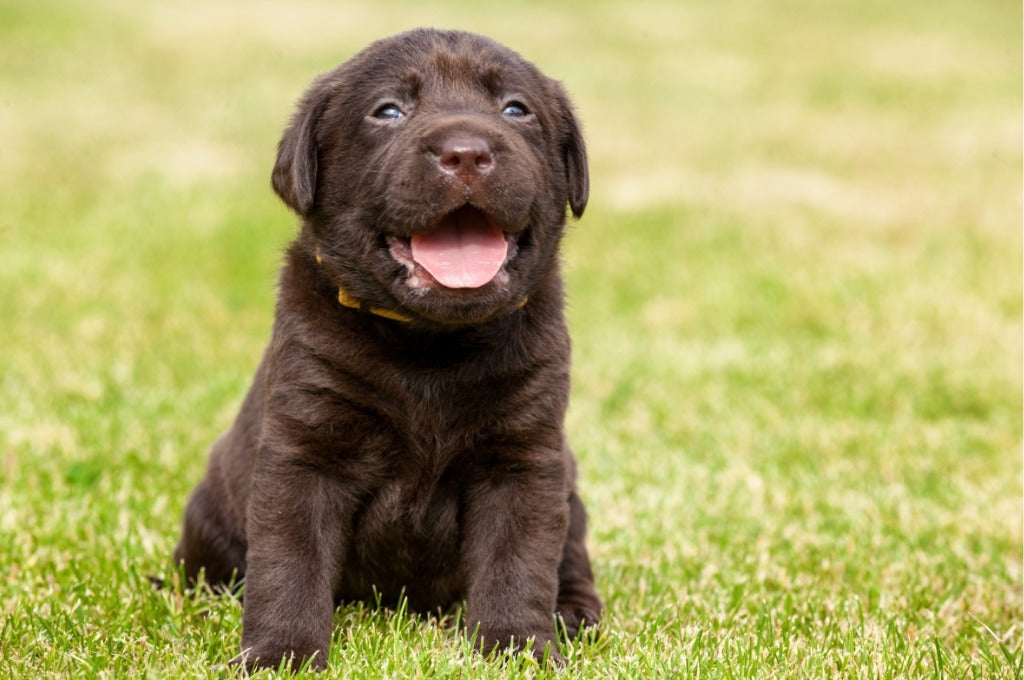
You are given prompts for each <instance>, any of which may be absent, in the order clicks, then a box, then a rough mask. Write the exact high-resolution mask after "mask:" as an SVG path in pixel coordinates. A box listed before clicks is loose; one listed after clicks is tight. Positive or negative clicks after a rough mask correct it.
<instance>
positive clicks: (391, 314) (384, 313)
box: [316, 246, 529, 323]
mask: <svg viewBox="0 0 1024 680" xmlns="http://www.w3.org/2000/svg"><path fill="white" fill-rule="evenodd" d="M323 261H324V258H323V255H321V254H320V246H317V247H316V263H317V264H322V263H323ZM527 300H529V297H528V296H525V295H524V296H523V299H522V300H520V301H519V302H517V303H516V309H522V308H523V307H524V306H525V305H526V301H527ZM338 302H339V303H340V304H341V306H342V307H348V308H349V309H357V310H359V311H361V312H369V313H370V314H373V315H374V316H379V317H381V318H382V319H390V320H391V321H397V322H399V323H412V322H413V318H412V317H411V316H406V315H405V314H402V313H401V312H396V311H395V310H393V309H386V308H384V307H369V306H367V305H364V304H363V303H361V302H360V301H359V300H357V299H355V298H354V297H352V296H351V295H349V294H348V292H347V291H346V290H345V289H344V288H342V287H341V286H339V287H338Z"/></svg>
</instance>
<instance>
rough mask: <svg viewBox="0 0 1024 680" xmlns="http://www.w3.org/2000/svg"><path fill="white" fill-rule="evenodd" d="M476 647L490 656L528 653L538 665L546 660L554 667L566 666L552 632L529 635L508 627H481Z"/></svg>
mask: <svg viewBox="0 0 1024 680" xmlns="http://www.w3.org/2000/svg"><path fill="white" fill-rule="evenodd" d="M552 632H553V631H552ZM476 646H477V648H478V649H480V651H481V652H483V653H484V654H490V653H491V652H493V651H495V650H497V651H503V650H507V651H511V652H513V653H520V652H524V651H528V652H529V654H530V655H531V656H532V657H533V658H534V659H535V660H536V661H537V663H543V662H544V659H545V658H546V659H547V662H548V663H549V664H552V665H554V666H557V667H561V666H564V665H565V659H564V658H562V655H561V654H560V653H559V652H558V643H557V642H556V641H555V639H554V637H553V636H552V634H551V632H535V633H528V632H523V631H519V630H515V629H512V628H508V627H499V628H495V627H484V626H481V627H480V629H479V632H478V634H477V638H476Z"/></svg>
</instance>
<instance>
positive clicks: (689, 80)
mask: <svg viewBox="0 0 1024 680" xmlns="http://www.w3.org/2000/svg"><path fill="white" fill-rule="evenodd" d="M343 5H344V6H343ZM421 24H427V25H441V26H457V27H463V28H469V29H473V30H478V31H481V32H485V33H488V34H491V35H493V36H495V37H496V38H498V39H500V40H502V41H504V42H506V43H508V44H510V45H513V46H514V47H516V48H517V49H519V50H520V51H521V52H523V53H524V54H526V55H527V56H528V57H530V58H532V59H534V60H535V61H536V62H538V63H539V64H540V65H541V66H542V67H543V68H544V69H546V70H547V71H548V72H550V73H551V74H553V75H555V76H557V77H558V78H560V79H561V80H563V81H564V82H565V83H566V85H567V87H568V88H569V90H570V91H571V92H572V94H573V95H574V98H575V100H576V102H577V105H578V108H579V111H580V115H581V117H582V119H583V121H584V124H585V128H586V131H587V133H588V140H589V150H590V153H591V161H592V168H591V170H592V176H593V177H592V179H593V200H592V202H591V205H590V206H589V208H588V210H587V214H586V216H585V218H584V219H583V221H582V222H580V223H579V224H578V225H576V226H574V227H573V229H572V230H571V233H570V236H569V238H568V240H567V243H566V248H565V260H566V274H567V278H568V284H569V289H570V303H571V307H570V310H569V313H570V321H571V324H572V329H573V334H574V338H575V366H574V381H575V382H574V385H575V389H574V395H573V399H574V400H573V406H572V410H571V413H570V418H569V423H568V427H569V430H570V435H571V438H572V441H573V444H574V447H575V448H576V450H577V454H578V456H579V458H580V461H581V475H582V480H581V484H582V491H583V496H584V499H585V501H586V502H587V504H588V506H589V508H590V513H591V517H592V533H591V537H590V545H591V550H592V556H593V559H594V566H595V570H596V575H597V578H598V581H599V587H600V589H601V591H602V592H603V594H604V595H605V597H606V601H607V606H608V611H607V614H606V619H605V627H604V633H603V637H602V638H601V639H600V640H597V641H589V642H586V643H582V644H578V645H575V646H573V647H572V648H570V649H568V650H566V653H567V654H568V656H569V659H570V663H569V666H568V669H567V670H566V671H565V673H564V674H563V675H564V676H565V677H614V678H618V677H667V676H683V677H725V678H743V677H778V678H806V677H844V678H845V677H864V678H875V677H880V678H887V677H901V678H903V677H911V678H917V677H928V678H931V677H949V678H1020V677H1021V676H1022V651H1021V640H1022V610H1021V608H1022V602H1021V589H1022V568H1021V559H1022V537H1021V534H1022V526H1021V525H1022V504H1021V475H1022V465H1021V438H1022V427H1021V411H1022V403H1021V390H1022V384H1021V383H1022V380H1021V376H1022V351H1021V343H1022V341H1021V336H1022V323H1021V305H1022V299H1021V284H1022V281H1021V260H1022V257H1021V255H1022V248H1021V184H1022V177H1021V62H1020V54H1021V9H1020V7H1019V6H1018V5H1015V4H1013V3H1006V2H996V1H995V0H978V2H973V3H963V2H955V1H953V0H939V1H937V2H929V3H920V2H909V1H906V2H887V1H884V0H864V1H862V2H827V1H825V0H810V1H809V2H807V1H804V2H796V1H795V0H756V1H755V2H739V0H722V1H721V2H703V3H701V2H688V3H682V2H674V1H672V2H670V1H669V0H663V1H657V0H651V1H646V2H644V1H639V2H631V3H621V2H615V1H613V0H607V1H606V0H597V1H595V2H587V3H582V2H581V3H572V2H566V3H562V4H558V5H554V4H550V3H540V2H526V3H498V2H489V1H486V2H472V3H470V2H454V1H453V2H449V3H445V4H439V5H434V6H430V5H427V4H418V5H416V6H412V5H411V4H409V6H407V7H402V6H399V5H398V4H397V3H395V4H394V5H390V6H389V5H388V4H387V3H383V4H380V3H361V4H359V5H356V4H355V3H337V2H314V1H312V0H310V1H308V2H305V1H304V2H295V3H272V2H258V3H247V4H245V5H244V7H243V6H242V5H241V4H239V3H233V2H228V1H227V0H215V1H213V2H199V1H198V0H196V1H194V2H182V3H157V2H139V3H119V2H116V1H114V0H106V1H103V0H95V1H90V2H86V1H85V0H79V1H77V2H58V1H57V0H52V1H37V2H32V3H27V2H19V1H18V0H0V149H2V151H0V290H2V291H3V294H2V295H0V346H2V348H3V350H2V351H0V677H12V678H24V677H50V676H58V677H141V676H152V677H219V676H220V675H222V671H221V670H218V668H217V665H218V664H222V663H223V662H224V661H226V660H227V659H230V658H231V657H232V656H234V655H235V653H236V652H237V646H238V641H239V627H240V613H241V611H240V608H239V605H238V604H237V602H235V601H234V600H232V599H230V598H217V597H212V596H209V595H202V594H200V595H183V594H182V593H181V592H180V590H177V589H174V588H168V589H164V590H162V591H156V590H153V589H152V588H150V586H149V584H148V581H147V579H146V577H147V576H148V575H151V574H163V575H168V576H170V575H171V573H172V572H171V568H170V560H169V555H170V551H171V549H172V548H173V545H174V542H175V541H176V537H177V529H178V522H179V518H180V513H181V510H182V506H183V504H184V501H185V498H186V495H187V493H188V491H189V490H190V489H191V487H192V485H193V484H194V483H195V482H196V481H197V480H198V479H199V478H200V476H201V475H202V471H203V465H204V460H205V455H206V448H207V447H208V445H209V444H210V442H211V441H212V440H213V439H214V437H215V436H216V435H217V434H218V433H219V432H220V431H221V430H222V429H223V428H225V427H226V426H227V425H228V423H229V422H230V420H231V418H232V417H233V415H234V412H235V410H236V409H237V406H238V403H239V400H240V398H241V396H242V395H243V392H244V390H245V388H246V386H247V384H248V381H249V379H250V376H251V373H252V371H253V369H254V367H255V365H256V362H257V360H258V357H259V355H260V352H261V350H262V347H263V344H264V342H265V340H266V337H267V333H268V330H269V325H270V322H271V315H272V305H273V294H274V276H275V271H276V268H277V266H278V264H279V262H280V259H281V252H282V249H283V247H284V245H285V243H286V242H287V241H288V239H289V238H290V236H291V234H292V233H293V231H294V227H295V223H294V219H293V218H292V217H291V216H290V215H289V213H288V212H287V211H286V209H285V208H284V207H283V206H282V205H280V204H279V202H278V201H277V200H276V198H275V197H274V196H273V195H272V192H271V191H270V189H269V186H268V184H269V181H268V178H269V170H270V166H271V163H272V159H273V154H274V148H275V145H276V142H277V139H278V136H279V134H280V131H281V129H282V127H283V124H284V122H285V120H286V118H287V116H288V114H289V112H290V110H291V108H292V105H293V102H294V101H295V99H296V98H297V97H298V95H299V94H300V92H301V90H302V89H303V88H304V87H305V85H306V84H307V83H308V81H309V80H310V78H311V77H312V76H313V75H314V74H315V73H317V72H319V71H322V70H325V69H327V68H329V67H331V66H333V65H334V64H335V63H337V62H338V61H340V60H342V59H343V58H345V57H346V56H348V55H350V54H351V53H352V52H353V51H354V50H356V49H358V48H359V47H361V46H362V45H364V44H365V43H367V42H369V41H370V40H371V39H374V38H376V37H380V36H382V35H386V34H390V33H393V32H396V31H397V30H400V29H403V28H407V27H410V26H414V25H421ZM453 617H455V618H453ZM456 618H457V613H455V614H452V615H451V616H450V617H449V618H447V619H445V620H443V621H438V620H437V619H436V618H430V617H422V616H415V615H410V614H408V613H407V612H404V611H398V612H393V611H389V610H379V609H375V608H373V607H365V606H349V607H345V608H342V609H340V610H339V611H338V614H337V626H336V628H335V641H334V645H333V646H332V649H331V658H330V667H331V671H330V672H329V673H328V677H330V676H333V677H382V676H388V677H435V676H439V677H456V676H457V677H482V678H487V677H491V678H503V677H545V676H546V675H547V671H544V670H542V669H539V668H537V667H536V666H534V665H532V664H531V662H528V661H525V660H523V659H513V660H506V661H504V662H498V661H488V660H485V659H483V658H481V657H480V656H479V655H476V654H472V653H470V652H469V651H468V645H467V643H465V642H464V640H463V638H462V637H461V636H460V635H459V634H458V633H456V632H455V629H456V628H457V627H458V621H457V620H455V619H456Z"/></svg>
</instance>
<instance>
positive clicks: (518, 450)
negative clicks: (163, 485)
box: [174, 30, 602, 668]
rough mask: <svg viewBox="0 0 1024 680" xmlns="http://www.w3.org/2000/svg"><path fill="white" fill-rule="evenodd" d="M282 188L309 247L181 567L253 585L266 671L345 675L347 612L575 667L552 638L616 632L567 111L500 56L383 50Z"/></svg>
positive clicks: (337, 82) (287, 140) (322, 103)
mask: <svg viewBox="0 0 1024 680" xmlns="http://www.w3.org/2000/svg"><path fill="white" fill-rule="evenodd" d="M272 184H273V187H274V190H275V191H276V192H277V193H278V194H279V195H280V197H281V198H282V199H283V200H284V202H285V203H287V204H288V205H289V206H290V207H291V208H292V209H293V210H294V211H295V212H296V213H298V215H299V216H300V217H301V219H302V227H301V230H300V233H299V235H298V237H297V238H296V239H295V241H294V242H293V243H292V244H291V246H290V248H289V249H288V252H287V256H286V261H285V264H284V267H283V269H282V271H281V274H280V282H279V294H278V301H277V310H276V315H275V322H274V327H273V332H272V337H271V339H270V343H269V346H268V348H267V350H266V353H265V355H264V357H263V360H262V362H261V363H260V366H259V368H258V369H257V370H256V375H255V378H254V380H253V383H252V387H251V388H250V390H249V392H248V395H247V396H246V398H245V400H244V402H243V404H242V407H241V411H240V413H239V414H238V417H237V419H236V420H235V422H234V425H233V426H232V427H231V429H230V430H228V431H227V432H226V433H225V434H224V435H222V436H221V437H220V439H218V440H217V441H216V442H215V443H214V445H213V447H212V450H211V452H210V458H209V466H208V469H207V472H206V477H205V479H203V481H202V482H201V483H200V484H199V486H198V487H197V488H196V489H195V491H194V492H193V493H192V496H191V498H190V500H189V502H188V506H187V509H186V511H185V518H184V522H183V529H182V538H181V542H180V543H179V544H178V546H177V548H176V550H175V551H174V559H175V561H176V562H177V563H183V564H184V570H185V573H186V575H187V577H188V578H189V579H190V580H191V581H193V582H194V581H195V580H196V579H197V577H198V575H199V573H200V571H202V570H205V580H206V582H207V583H210V584H227V583H229V582H231V581H232V580H233V579H235V580H238V579H243V578H244V584H245V591H244V602H243V606H244V614H243V621H242V657H240V658H241V659H242V660H243V661H244V663H245V664H246V665H247V666H249V667H250V668H252V667H257V666H277V665H278V664H279V663H280V662H281V661H282V660H283V659H288V658H296V659H311V660H312V661H311V663H312V666H313V667H316V668H323V667H324V666H325V665H326V661H327V652H328V646H329V643H330V639H331V632H332V622H333V613H334V609H335V604H336V603H337V602H339V601H343V600H372V599H374V598H375V597H378V596H379V597H381V598H382V599H383V600H384V601H385V602H394V601H396V600H397V599H398V598H399V597H400V596H402V595H404V596H405V597H406V598H407V599H408V604H409V606H410V607H412V608H414V609H419V610H435V609H437V608H439V607H446V606H448V605H451V604H452V603H457V602H460V601H464V602H465V621H466V623H467V626H468V629H469V631H470V632H475V633H476V635H477V637H476V641H477V643H478V645H480V646H481V647H482V649H483V650H485V651H489V650H491V649H492V648H494V647H495V646H501V647H511V648H513V649H522V648H523V647H524V646H525V645H526V644H527V641H528V640H531V639H532V641H533V643H532V649H533V650H534V653H535V654H536V655H537V656H541V655H543V653H544V650H545V648H549V653H550V656H551V657H552V658H554V659H556V660H558V652H557V647H556V645H554V644H552V643H553V642H554V640H555V632H556V625H555V620H554V617H560V618H561V619H562V621H564V624H565V627H566V629H567V630H568V632H569V634H570V635H575V633H576V632H577V631H578V630H579V629H580V628H581V627H583V626H594V625H596V624H597V623H598V618H599V614H600V612H601V609H602V604H601V600H600V598H599V597H598V595H597V592H596V591H595V589H594V581H593V575H592V572H591V568H590V562H589V558H588V556H587V551H586V548H585V547H584V532H585V525H586V519H585V513H584V508H583V504H582V503H581V502H580V499H579V497H578V496H577V494H576V489H575V478H576V463H575V460H574V458H573V454H572V452H571V451H570V449H569V447H568V445H567V444H566V440H565V435H564V428H563V419H564V415H565V410H566V403H567V400H568V395H569V336H568V333H567V330H566V324H565V319H564V317H563V312H562V307H563V301H562V282H561V278H560V274H559V262H558V252H559V241H560V240H561V238H562V233H563V231H564V229H565V222H566V206H568V207H569V209H570V210H571V211H572V213H573V215H574V216H576V217H579V216H580V215H581V214H582V213H583V209H584V207H585V206H586V204H587V196H588V191H589V182H588V176H587V157H586V151H585V148H584V144H583V139H582V137H581V135H580V128H579V125H578V123H577V121H576V118H575V117H574V115H573V111H572V108H571V106H570V104H569V101H568V99H567V98H566V95H565V93H564V92H563V90H562V88H561V87H560V86H559V85H558V84H557V83H556V82H554V81H553V80H551V79H549V78H547V77H545V76H544V75H542V74H541V73H540V72H539V71H538V70H537V68H536V67H534V66H533V65H532V64H530V63H528V62H527V61H525V60H523V59H522V58H521V57H520V56H518V55H517V54H516V53H515V52H512V51H511V50H509V49H507V48H505V47H503V46H501V45H498V44H496V43H495V42H493V41H491V40H489V39H487V38H484V37H481V36H477V35H473V34H469V33H462V32H454V31H434V30H417V31H412V32H409V33H405V34H402V35H398V36H396V37H393V38H389V39H385V40H382V41H380V42H377V43H374V44H373V45H371V46H370V47H368V48H367V49H365V50H364V51H363V52H361V53H359V54H358V55H356V56H355V57H353V58H352V59H351V60H350V61H348V62H346V63H344V64H342V65H341V66H339V67H338V68H336V69H335V70H333V71H331V72H329V73H326V74H324V75H321V76H320V77H318V78H317V79H315V80H314V81H313V84H312V85H311V86H310V88H309V89H308V90H307V92H306V93H305V95H304V96H303V98H302V100H301V102H300V103H299V106H298V110H297V112H296V113H295V115H294V117H293V118H292V120H291V122H290V124H289V126H288V128H287V129H286V130H285V132H284V136H283V138H282V139H281V142H280V145H279V147H278V156H277V162H276V164H275V166H274V170H273V175H272Z"/></svg>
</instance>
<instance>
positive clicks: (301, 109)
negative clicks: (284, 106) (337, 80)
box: [270, 75, 330, 217]
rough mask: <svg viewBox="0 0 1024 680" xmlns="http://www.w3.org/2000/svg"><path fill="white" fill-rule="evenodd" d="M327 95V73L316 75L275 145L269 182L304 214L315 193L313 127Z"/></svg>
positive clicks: (307, 210)
mask: <svg viewBox="0 0 1024 680" xmlns="http://www.w3.org/2000/svg"><path fill="white" fill-rule="evenodd" d="M329 95H330V87H329V86H328V82H327V76H326V75H322V76H319V77H318V78H317V79H316V80H314V81H313V84H312V85H310V87H309V89H308V90H306V93H305V94H304V95H303V96H302V100H301V101H300V102H299V106H298V108H297V109H296V111H295V114H294V115H292V118H291V121H290V123H289V124H288V128H287V129H286V130H285V131H284V135H283V136H282V137H281V141H280V142H279V143H278V145H277V162H276V163H274V172H273V173H272V174H271V177H270V183H271V185H272V186H273V187H274V191H276V192H277V195H278V196H280V197H281V199H282V200H283V201H284V202H285V203H287V204H288V205H289V206H290V207H291V209H292V210H294V211H295V212H297V213H298V214H299V215H301V216H303V217H306V216H308V215H309V213H310V211H311V210H312V209H313V201H314V198H315V193H316V171H317V160H316V157H317V141H316V129H317V125H318V124H319V122H320V117H321V116H322V115H323V112H324V109H326V108H327V101H328V99H329Z"/></svg>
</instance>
